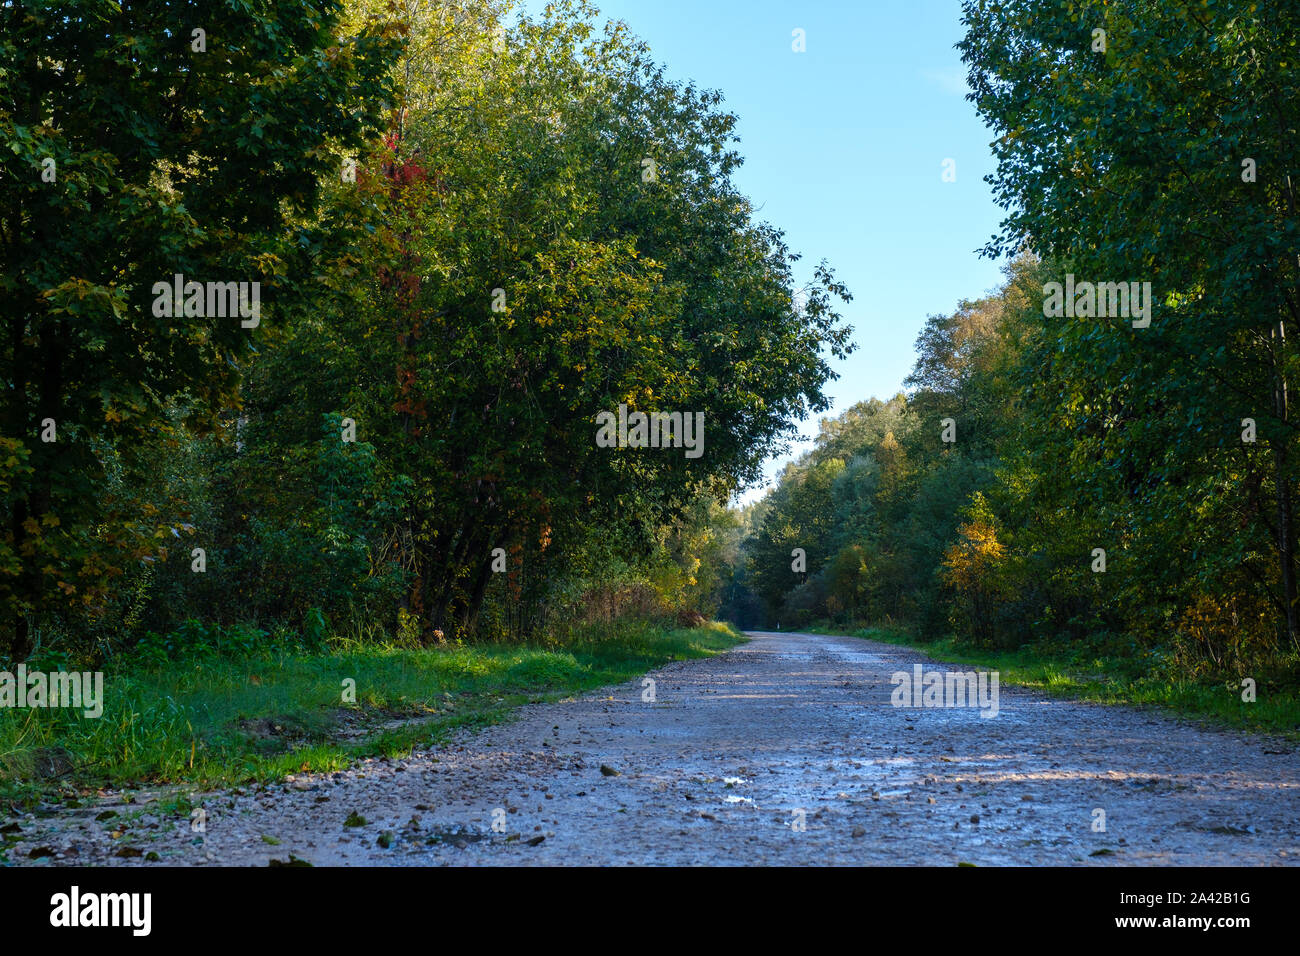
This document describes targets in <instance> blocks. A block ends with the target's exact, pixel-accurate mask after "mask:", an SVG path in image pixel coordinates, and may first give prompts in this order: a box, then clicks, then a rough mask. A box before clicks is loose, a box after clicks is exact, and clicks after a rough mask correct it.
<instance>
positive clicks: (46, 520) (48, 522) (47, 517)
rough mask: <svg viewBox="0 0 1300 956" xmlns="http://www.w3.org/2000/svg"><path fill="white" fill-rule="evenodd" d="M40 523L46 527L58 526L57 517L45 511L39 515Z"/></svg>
mask: <svg viewBox="0 0 1300 956" xmlns="http://www.w3.org/2000/svg"><path fill="white" fill-rule="evenodd" d="M41 524H42V525H44V526H45V527H46V528H57V527H58V526H59V519H58V518H57V517H56V516H55V515H52V514H50V513H49V512H46V513H45V514H44V515H42V516H41Z"/></svg>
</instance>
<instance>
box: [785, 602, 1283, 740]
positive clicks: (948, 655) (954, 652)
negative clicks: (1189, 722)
mask: <svg viewBox="0 0 1300 956" xmlns="http://www.w3.org/2000/svg"><path fill="white" fill-rule="evenodd" d="M807 630H808V631H810V632H812V633H817V634H845V633H846V632H845V631H844V630H843V629H838V630H837V629H833V628H825V627H810V628H807ZM848 634H849V636H852V637H862V638H867V639H870V640H873V641H881V642H883V643H886V644H897V645H900V646H903V647H908V648H912V649H914V650H918V651H921V652H922V653H924V654H927V655H929V656H930V657H932V658H934V659H935V660H938V661H948V662H951V663H954V664H967V665H972V666H975V667H984V668H988V669H989V670H995V671H997V672H998V680H999V682H1000V683H1003V684H1017V685H1020V686H1022V687H1033V688H1035V689H1037V690H1041V691H1044V692H1046V693H1048V694H1051V695H1054V696H1058V697H1068V698H1071V699H1075V700H1087V701H1094V702H1096V703H1101V704H1128V705H1134V706H1153V707H1160V708H1164V709H1166V710H1169V711H1171V712H1173V713H1176V714H1178V715H1180V716H1183V717H1191V718H1197V719H1201V720H1204V721H1206V722H1208V723H1210V724H1212V725H1216V726H1227V727H1237V728H1241V729H1245V730H1251V731H1256V732H1265V733H1277V734H1281V735H1283V736H1285V737H1287V738H1288V739H1290V740H1300V693H1297V688H1296V687H1295V686H1294V676H1293V675H1290V674H1282V675H1268V674H1261V675H1260V676H1259V677H1257V678H1256V679H1255V680H1256V699H1255V701H1254V702H1251V703H1248V702H1246V701H1243V700H1242V699H1241V694H1242V687H1241V684H1240V682H1228V681H1219V682H1215V681H1210V680H1187V679H1179V678H1176V677H1172V676H1169V675H1162V674H1161V673H1160V668H1159V666H1158V665H1156V666H1152V663H1151V661H1149V660H1141V659H1137V658H1135V657H1132V656H1118V655H1115V654H1108V653H1106V652H1105V651H1104V650H1099V649H1098V648H1096V647H1090V646H1087V645H1083V646H1078V647H1073V648H1060V647H1039V646H1034V645H1026V646H1024V647H1021V648H1020V649H1019V650H1014V651H1012V650H987V649H983V648H972V647H971V646H970V645H968V644H962V643H959V642H958V641H957V640H956V639H955V638H951V637H950V638H946V639H942V640H938V641H929V642H922V641H919V640H917V639H916V638H915V637H913V636H912V635H910V634H908V633H907V632H906V631H903V630H901V629H897V628H880V627H867V628H860V629H858V630H854V631H850V632H848Z"/></svg>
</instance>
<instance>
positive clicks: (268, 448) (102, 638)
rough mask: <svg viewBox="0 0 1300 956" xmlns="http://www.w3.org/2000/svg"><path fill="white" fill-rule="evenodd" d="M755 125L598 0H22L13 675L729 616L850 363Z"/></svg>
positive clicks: (13, 240)
mask: <svg viewBox="0 0 1300 956" xmlns="http://www.w3.org/2000/svg"><path fill="white" fill-rule="evenodd" d="M735 123H736V117H735V116H734V115H732V114H730V113H728V112H727V111H726V110H725V109H724V108H723V107H722V104H721V96H720V95H719V94H718V93H716V92H713V91H709V90H702V89H698V88H697V87H695V86H693V85H691V84H683V83H679V82H675V81H672V80H670V79H668V78H667V77H666V76H665V74H664V71H663V69H662V68H661V67H660V66H658V65H657V64H656V63H655V62H654V60H653V59H652V58H651V55H650V51H649V50H648V49H647V48H646V47H645V45H644V44H643V43H641V42H640V41H638V40H637V39H635V38H634V37H633V36H631V35H630V33H629V31H628V29H627V27H626V26H625V25H623V24H621V23H611V24H605V25H603V26H602V25H601V24H600V23H599V22H598V20H597V17H596V11H595V10H594V9H593V8H591V7H590V6H588V5H587V4H586V3H584V2H568V0H565V2H560V3H556V4H553V5H551V6H550V7H548V9H547V10H546V11H545V13H543V14H539V15H537V16H534V17H528V16H519V17H517V18H514V19H511V17H510V15H509V13H508V10H507V7H506V5H505V4H503V3H499V2H497V0H437V2H432V3H410V4H407V3H396V2H383V0H350V2H348V3H346V4H345V3H342V2H323V3H322V2H310V3H309V2H305V0H303V2H299V0H291V2H287V3H284V2H281V3H275V4H270V3H248V4H225V3H211V4H207V3H200V4H184V5H177V4H159V3H134V2H126V0H123V2H121V3H117V2H112V3H110V2H90V3H85V4H79V5H77V6H76V7H74V8H51V7H48V6H46V5H43V4H32V3H16V2H5V3H0V181H2V182H3V188H2V189H0V301H3V309H2V310H0V313H2V314H3V322H4V323H5V335H4V336H3V341H2V344H0V363H2V366H3V372H2V373H0V374H2V375H3V381H4V383H5V388H4V390H3V393H2V394H0V421H3V437H0V489H3V492H4V497H3V504H2V505H0V512H2V513H0V521H2V523H3V537H2V538H0V605H2V607H0V612H2V613H0V654H4V655H6V656H7V657H9V658H11V659H22V658H24V657H26V656H28V655H31V654H32V653H33V652H40V653H61V654H67V655H72V656H79V657H97V658H105V657H110V656H113V655H115V654H130V653H131V651H132V649H133V648H134V647H135V646H137V644H138V643H139V642H140V641H142V640H148V641H151V642H152V643H151V645H150V646H159V641H162V642H163V643H164V644H165V642H166V635H167V634H169V633H184V628H185V627H187V626H188V627H192V622H195V621H197V622H200V623H201V624H202V625H203V626H211V627H215V628H227V629H232V631H231V633H232V634H237V635H243V636H242V637H238V639H241V640H242V639H253V640H257V639H262V638H264V637H266V635H268V634H271V633H276V632H284V631H291V632H293V633H297V634H315V635H321V634H326V633H333V632H339V631H346V632H348V633H351V634H355V635H357V636H361V637H378V636H381V635H386V636H400V637H404V638H409V639H411V640H420V641H424V642H428V641H432V640H439V639H440V640H452V639H457V638H473V637H515V638H518V637H524V636H528V635H531V634H535V633H536V632H537V631H538V630H539V629H540V628H543V627H545V626H546V625H547V624H548V622H552V621H556V620H570V619H578V618H582V617H589V616H591V615H593V614H595V615H599V614H617V613H620V612H621V611H624V610H627V609H629V608H631V609H639V610H643V611H646V612H647V613H650V612H653V613H671V612H675V611H683V612H685V611H694V610H695V609H696V607H697V606H706V610H707V609H708V608H707V604H708V601H709V595H711V594H712V593H714V592H715V591H716V590H717V587H718V581H717V580H715V577H716V575H717V574H718V573H719V569H720V568H722V567H723V566H724V562H722V561H720V560H715V559H714V557H713V555H714V554H715V552H717V551H718V549H719V548H721V547H722V546H723V545H722V535H721V533H720V531H719V528H723V527H725V525H726V524H727V520H728V519H727V517H726V513H725V510H724V508H723V507H722V505H723V503H724V502H725V501H726V500H727V498H728V497H729V495H730V494H731V493H732V491H733V490H734V489H735V488H736V487H738V486H740V485H742V484H743V483H744V482H746V481H748V480H750V479H751V478H753V477H754V476H755V475H756V474H757V472H758V468H759V465H760V463H761V462H762V461H763V459H764V458H765V457H766V456H767V455H769V454H770V453H772V452H773V451H774V450H776V449H779V448H780V447H781V443H782V441H783V440H784V439H785V437H786V436H787V435H788V434H790V432H791V427H792V426H791V423H792V422H793V421H795V420H797V419H798V418H800V417H802V416H803V415H805V414H806V413H807V412H809V411H819V410H824V409H825V408H827V407H828V400H827V398H826V395H825V394H824V391H823V389H824V387H825V385H826V383H827V382H828V381H829V380H830V379H831V377H832V375H831V371H830V366H829V364H828V360H829V359H831V358H833V357H835V356H842V355H843V354H845V353H846V352H847V350H848V349H849V348H850V347H851V346H850V341H849V335H850V331H849V329H848V328H847V327H846V326H845V325H844V324H843V322H842V320H841V317H840V315H839V313H838V312H837V311H836V309H837V305H838V303H840V302H842V301H847V299H848V293H847V290H845V289H844V287H843V286H842V285H841V284H840V283H839V282H838V281H837V280H836V279H835V277H834V276H833V274H832V273H831V271H830V269H829V268H828V267H826V266H825V265H822V266H820V267H818V268H817V269H816V270H815V274H814V279H813V280H812V282H811V283H810V284H808V285H807V286H806V287H804V288H800V289H796V288H795V286H796V280H795V277H794V276H795V273H794V269H795V262H796V261H797V259H798V256H797V255H796V254H794V253H793V252H791V251H790V250H789V249H788V248H787V247H786V245H785V243H784V242H783V240H782V237H781V233H780V231H779V230H777V229H776V228H774V227H772V226H770V225H768V224H766V223H763V222H760V221H758V220H757V219H756V218H755V216H754V210H753V209H752V207H751V205H750V203H749V201H748V200H747V199H746V198H745V197H744V196H743V195H741V194H740V193H739V192H738V191H737V189H736V188H735V186H734V185H733V183H732V179H731V176H732V173H733V172H734V170H735V169H736V167H737V166H738V165H739V164H740V162H741V157H740V155H739V154H738V153H737V152H736V150H735V142H736V137H735V132H734V130H735ZM173 281H175V282H176V283H177V284H178V286H180V288H181V289H182V291H185V290H187V289H188V288H189V287H188V285H185V283H190V282H194V283H198V284H199V285H200V286H202V285H203V284H204V283H221V284H223V285H224V284H227V283H238V284H239V285H240V288H241V290H243V291H247V289H252V290H253V291H254V292H256V293H257V294H258V296H259V301H258V303H257V310H256V314H257V319H256V320H251V319H246V318H242V316H243V315H244V312H242V311H241V312H240V314H239V315H226V314H225V313H226V312H227V311H230V310H226V309H223V310H220V312H221V314H220V315H213V314H209V310H208V309H206V308H203V307H202V305H203V297H202V296H201V295H200V296H196V297H195V299H194V302H195V307H194V308H192V309H191V308H190V307H189V304H188V299H189V296H188V293H186V295H187V304H186V306H185V308H183V309H182V308H180V307H179V305H178V304H174V305H175V307H173V308H171V309H160V308H155V307H154V304H155V293H154V292H153V290H154V288H155V286H156V285H157V284H158V283H160V282H161V283H172V282H173ZM254 283H256V285H254ZM241 301H243V300H242V299H241ZM620 406H626V407H627V408H629V409H632V410H633V411H636V412H641V413H654V412H659V411H664V412H667V413H674V412H676V413H683V414H691V415H698V414H700V413H702V415H703V423H704V429H705V432H706V433H707V442H706V443H705V444H704V445H703V446H702V447H703V448H704V450H705V451H704V453H703V454H702V455H698V456H688V455H684V454H682V452H681V451H680V450H677V449H671V448H651V449H647V448H637V447H601V446H600V445H598V443H597V441H596V434H597V424H596V423H597V416H598V415H600V414H602V413H611V412H613V413H617V411H618V409H619V408H620ZM186 622H191V624H187V623H186ZM178 629H179V630H178ZM249 635H252V637H251V638H250V637H249ZM231 639H232V640H233V639H236V638H233V637H232V638H231Z"/></svg>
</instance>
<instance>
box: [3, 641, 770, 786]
mask: <svg viewBox="0 0 1300 956" xmlns="http://www.w3.org/2000/svg"><path fill="white" fill-rule="evenodd" d="M744 640H745V639H744V638H743V637H741V636H740V635H739V634H738V633H737V632H736V631H734V630H732V629H731V628H730V627H728V626H727V625H723V624H711V625H705V626H703V627H699V628H692V629H677V628H667V627H660V626H655V625H651V624H640V623H626V624H615V625H611V626H610V627H608V628H605V629H601V630H594V629H589V630H583V631H579V632H577V633H575V634H574V635H572V636H570V637H568V638H566V639H564V640H563V641H554V642H551V643H548V644H543V645H522V646H521V645H517V644H515V645H502V644H498V645H492V644H488V645H467V646H452V647H447V648H431V649H410V648H401V647H395V646H392V645H373V644H371V645H350V646H344V647H337V648H335V649H334V650H332V651H322V652H319V653H305V652H291V651H283V650H282V651H278V652H275V653H272V654H266V655H262V656H249V657H244V658H241V659H238V660H221V659H215V660H214V659H211V658H208V659H205V660H202V661H194V660H190V661H184V660H182V661H173V662H168V663H165V664H162V665H161V666H158V667H155V668H152V669H147V670H146V669H139V668H136V669H122V670H118V671H114V672H107V673H105V675H104V697H105V702H104V712H103V715H102V716H101V717H99V718H96V719H89V718H86V717H84V716H83V715H82V714H81V712H80V711H69V710H53V709H51V710H39V709H22V710H17V709H9V708H6V709H3V710H0V800H4V801H7V802H9V803H11V804H16V805H25V806H31V805H33V804H34V803H36V802H37V801H48V800H50V799H55V798H59V797H62V798H63V799H77V798H78V797H80V796H83V795H84V794H85V793H86V792H87V791H88V790H90V789H92V788H95V787H101V786H114V787H128V788H132V787H139V786H145V785H153V784H170V783H184V784H193V785H195V786H196V787H203V788H206V787H212V786H219V785H231V784H237V783H244V782H250V781H265V780H273V779H277V778H280V777H282V776H283V775H285V774H288V773H296V772H309V771H330V770H338V769H341V768H343V767H344V766H346V765H347V764H348V763H349V762H350V761H352V760H353V759H354V758H356V757H360V756H372V755H377V754H385V755H389V756H397V755H403V754H406V753H409V752H410V751H411V750H412V749H413V748H415V747H417V746H421V745H428V744H432V743H436V742H437V741H438V740H439V739H441V738H442V737H444V736H445V735H446V734H447V733H448V732H449V731H450V730H452V729H454V728H456V727H460V726H464V725H467V724H485V723H490V722H493V721H497V720H500V719H503V718H504V717H506V716H508V715H509V713H510V712H511V710H512V709H513V708H515V707H517V706H518V705H520V704H524V703H530V702H536V701H541V700H548V699H556V698H558V697H562V696H566V695H570V694H575V693H580V692H584V691H589V690H592V689H595V688H598V687H601V686H604V685H608V684H617V683H621V682H624V681H627V680H630V679H632V678H634V677H636V676H637V675H639V674H642V673H644V672H645V671H647V670H649V669H651V668H653V667H656V666H659V665H661V664H664V663H666V662H668V661H674V660H688V659H691V658H698V657H706V656H709V655H711V654H715V653H717V652H719V651H722V650H725V649H727V648H729V647H733V646H735V645H736V644H740V643H743V642H744ZM348 680H352V681H355V682H356V683H355V703H350V702H344V693H343V691H344V682H345V681H348Z"/></svg>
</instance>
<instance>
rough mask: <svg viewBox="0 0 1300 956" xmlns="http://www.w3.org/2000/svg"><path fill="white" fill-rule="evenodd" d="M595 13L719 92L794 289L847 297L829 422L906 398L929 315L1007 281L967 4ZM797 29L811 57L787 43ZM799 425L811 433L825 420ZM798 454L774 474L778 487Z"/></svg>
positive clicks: (752, 193)
mask: <svg viewBox="0 0 1300 956" xmlns="http://www.w3.org/2000/svg"><path fill="white" fill-rule="evenodd" d="M595 2H596V4H597V6H599V8H600V10H601V12H602V14H603V15H604V16H605V17H606V18H608V19H621V20H624V21H626V22H627V23H628V25H629V26H630V27H631V28H632V31H633V32H634V33H636V34H638V35H639V36H640V37H642V38H643V39H644V40H646V41H647V43H649V45H650V48H651V50H652V51H653V53H654V56H655V59H656V60H658V61H659V62H660V63H663V64H665V65H666V67H667V68H668V73H669V75H670V76H672V77H674V78H678V79H682V80H688V79H689V80H694V81H695V82H696V83H697V84H698V85H700V86H703V87H708V88H713V89H718V90H721V91H722V92H723V94H724V95H725V97H726V100H725V103H726V106H727V108H728V109H730V110H731V111H732V112H734V113H736V114H737V115H738V116H739V117H740V124H739V135H740V138H741V142H740V144H739V146H738V149H739V152H740V154H741V155H742V156H743V157H744V158H745V163H744V165H743V166H742V167H741V168H740V169H739V170H738V171H737V173H736V175H735V180H736V184H737V186H738V187H739V188H740V189H741V191H742V192H744V193H745V194H746V195H748V196H749V197H750V198H751V199H752V200H753V202H754V206H755V208H756V209H757V210H759V213H758V215H759V218H761V219H764V220H766V221H768V222H771V223H772V224H773V225H775V226H777V227H778V228H781V229H784V230H785V233H786V240H787V242H788V244H789V246H790V248H791V249H792V250H793V251H795V252H799V253H802V255H803V260H802V261H801V262H800V263H799V264H798V266H799V268H800V271H801V273H802V275H800V279H801V280H802V279H806V278H807V277H808V276H809V275H810V274H811V270H812V268H813V267H814V266H815V265H816V263H817V262H818V261H819V260H820V259H823V258H824V259H826V260H827V261H828V262H829V263H830V265H831V266H832V268H833V269H834V270H835V272H836V274H837V275H838V277H839V278H840V279H841V280H842V281H844V282H845V284H846V285H847V286H848V288H849V291H850V292H852V293H853V302H852V303H851V304H850V305H849V306H848V307H847V308H846V309H845V310H844V314H845V317H846V319H847V320H848V321H849V323H850V324H851V325H852V326H853V327H854V339H855V341H856V342H857V343H858V349H857V351H856V352H854V353H853V354H852V355H851V356H849V358H848V359H847V360H846V361H843V362H836V363H835V366H834V367H835V370H836V371H837V372H838V373H839V375H840V377H839V379H838V380H836V381H834V382H831V383H830V385H829V386H828V393H829V394H830V395H831V396H833V398H834V400H835V404H834V407H833V408H832V409H831V411H830V413H829V414H836V413H838V412H839V411H841V410H843V409H845V408H847V407H849V406H850V405H852V404H854V403H855V402H859V401H862V400H863V399H866V398H870V397H871V396H873V395H874V396H877V397H879V398H887V397H889V396H891V395H893V394H895V393H896V392H897V391H899V389H900V388H901V387H902V382H903V378H904V377H905V376H906V375H907V373H908V371H909V370H910V369H911V366H912V362H913V357H914V344H915V341H916V336H917V333H918V332H920V330H921V327H922V326H923V325H924V323H925V319H926V316H927V315H930V314H934V313H947V312H951V311H952V310H953V309H954V308H955V307H956V305H957V303H958V302H959V301H960V300H961V299H963V298H976V297H978V296H980V295H982V294H983V293H984V292H986V291H988V290H989V289H992V288H993V287H995V286H996V285H997V284H998V282H999V280H1000V278H1001V276H1000V271H999V269H1000V263H998V262H995V261H992V260H989V259H984V258H981V257H980V256H979V255H978V254H977V250H978V249H979V248H980V247H981V246H983V245H984V243H985V242H986V241H987V240H988V238H989V236H990V235H991V234H992V233H993V232H994V230H995V229H996V228H997V224H998V222H999V221H1000V219H1001V215H1002V210H1000V209H999V208H998V207H997V206H996V205H995V204H994V203H993V200H992V196H991V192H990V189H989V187H988V185H987V184H986V183H985V182H984V180H983V177H984V176H985V175H986V174H987V173H989V172H991V171H992V170H993V165H994V162H993V157H992V153H991V151H990V149H989V142H990V140H991V139H992V135H991V134H990V132H989V131H988V130H987V129H986V128H985V127H984V126H983V124H982V123H981V122H980V120H979V118H978V117H977V116H976V114H975V110H974V107H973V106H972V105H971V104H970V103H969V102H967V101H966V100H965V99H964V96H965V93H966V84H965V69H964V67H963V66H962V64H961V61H960V58H959V54H958V52H957V51H956V50H955V49H954V48H953V44H955V43H956V42H957V41H958V40H959V39H960V38H961V35H962V27H961V24H960V22H959V14H960V7H959V3H958V2H957V0H903V2H897V0H801V2H793V0H784V2H781V0H595ZM526 6H527V8H528V9H530V10H536V9H540V8H541V7H542V6H544V3H541V2H532V0H530V2H528V3H527V4H526ZM796 28H800V29H802V30H803V31H804V32H805V36H806V46H807V50H806V52H803V53H796V52H794V51H793V50H792V49H791V44H792V42H793V39H792V36H791V33H792V31H793V30H795V29H796ZM945 159H952V160H955V164H956V165H955V171H956V181H955V182H944V181H943V179H942V173H943V162H944V160H945ZM801 431H802V433H803V434H804V435H805V436H812V435H815V434H816V433H817V422H816V420H812V419H810V420H809V421H806V422H804V423H803V424H802V426H801ZM804 447H807V443H806V442H805V443H804V444H803V445H795V446H794V447H792V449H791V452H792V454H791V455H786V456H784V457H782V458H781V459H778V460H773V461H770V462H768V465H767V468H766V473H767V475H768V477H769V479H770V478H771V477H772V476H774V475H775V474H776V473H777V472H778V471H779V470H780V468H781V467H782V466H783V465H784V463H785V462H786V461H788V460H789V459H790V457H792V456H793V455H794V454H797V453H798V452H799V451H800V450H802V448H804ZM761 494H762V489H754V490H751V491H750V492H749V493H748V494H746V495H745V496H744V498H743V499H742V500H744V501H750V500H753V499H754V498H756V497H758V496H760V495H761Z"/></svg>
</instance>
